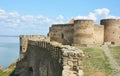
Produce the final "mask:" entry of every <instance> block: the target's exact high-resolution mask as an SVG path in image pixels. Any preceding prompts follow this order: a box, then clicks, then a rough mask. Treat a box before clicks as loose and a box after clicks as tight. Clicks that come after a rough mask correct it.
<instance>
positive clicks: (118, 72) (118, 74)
mask: <svg viewBox="0 0 120 76" xmlns="http://www.w3.org/2000/svg"><path fill="white" fill-rule="evenodd" d="M103 51H104V53H105V54H106V56H107V57H108V59H109V61H110V64H111V66H112V68H113V69H114V72H113V74H112V75H111V76H120V66H119V65H118V63H117V62H116V60H115V59H114V58H113V56H112V54H111V52H110V49H109V47H108V45H103Z"/></svg>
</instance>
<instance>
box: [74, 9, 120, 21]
mask: <svg viewBox="0 0 120 76" xmlns="http://www.w3.org/2000/svg"><path fill="white" fill-rule="evenodd" d="M107 18H120V17H117V16H112V15H110V10H109V9H108V8H101V9H95V10H94V11H93V12H89V14H88V15H87V16H76V17H75V19H92V20H94V21H95V22H99V21H100V19H107Z"/></svg>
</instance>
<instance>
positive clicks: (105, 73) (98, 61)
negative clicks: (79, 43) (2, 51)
mask: <svg viewBox="0 0 120 76" xmlns="http://www.w3.org/2000/svg"><path fill="white" fill-rule="evenodd" d="M78 48H80V49H82V50H83V51H84V53H85V59H84V61H83V70H84V74H85V75H84V76H109V75H110V74H111V72H112V69H111V66H110V64H109V61H108V59H107V57H106V56H105V54H104V52H103V51H102V48H100V47H96V48H81V47H78Z"/></svg>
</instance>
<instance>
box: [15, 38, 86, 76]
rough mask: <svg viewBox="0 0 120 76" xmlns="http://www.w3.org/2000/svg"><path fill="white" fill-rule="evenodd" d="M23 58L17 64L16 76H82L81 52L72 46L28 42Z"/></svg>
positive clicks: (46, 42)
mask: <svg viewBox="0 0 120 76" xmlns="http://www.w3.org/2000/svg"><path fill="white" fill-rule="evenodd" d="M27 46H28V47H27V50H26V52H25V53H24V57H23V58H22V59H20V60H19V61H18V62H17V65H16V66H17V67H16V69H15V74H16V75H17V76H83V71H82V60H83V57H84V54H83V52H82V51H81V50H80V49H77V48H75V47H72V46H68V45H66V46H65V45H62V44H60V43H57V42H49V41H48V40H47V39H42V40H39V41H34V40H29V39H28V44H27Z"/></svg>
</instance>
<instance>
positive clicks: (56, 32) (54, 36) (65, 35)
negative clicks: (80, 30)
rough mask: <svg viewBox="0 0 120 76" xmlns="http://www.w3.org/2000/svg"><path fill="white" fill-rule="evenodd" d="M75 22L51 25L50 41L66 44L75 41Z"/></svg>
mask: <svg viewBox="0 0 120 76" xmlns="http://www.w3.org/2000/svg"><path fill="white" fill-rule="evenodd" d="M73 32H74V30H73V24H56V25H52V27H50V32H49V37H50V41H57V42H59V43H62V44H64V45H71V44H72V43H73Z"/></svg>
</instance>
